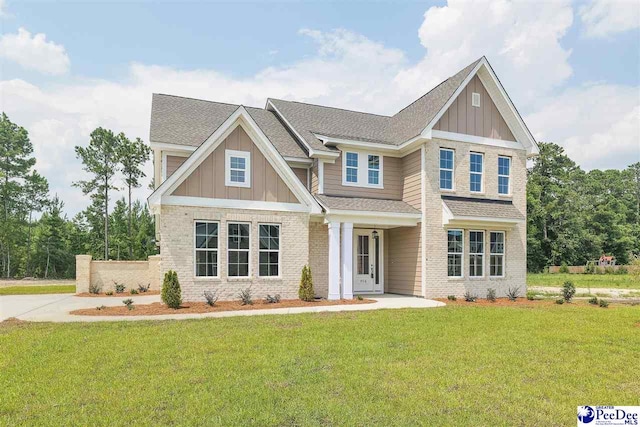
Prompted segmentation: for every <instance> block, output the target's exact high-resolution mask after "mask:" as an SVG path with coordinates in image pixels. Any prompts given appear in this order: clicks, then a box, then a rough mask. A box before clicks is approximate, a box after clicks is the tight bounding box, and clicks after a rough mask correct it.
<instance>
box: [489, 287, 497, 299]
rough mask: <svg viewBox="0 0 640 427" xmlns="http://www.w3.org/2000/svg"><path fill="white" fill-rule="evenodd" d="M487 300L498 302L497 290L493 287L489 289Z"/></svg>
mask: <svg viewBox="0 0 640 427" xmlns="http://www.w3.org/2000/svg"><path fill="white" fill-rule="evenodd" d="M487 301H491V302H496V290H495V289H493V288H489V289H487Z"/></svg>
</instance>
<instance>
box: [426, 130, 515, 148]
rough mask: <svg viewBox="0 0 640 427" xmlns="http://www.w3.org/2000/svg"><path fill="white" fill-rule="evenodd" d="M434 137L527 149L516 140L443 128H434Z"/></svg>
mask: <svg viewBox="0 0 640 427" xmlns="http://www.w3.org/2000/svg"><path fill="white" fill-rule="evenodd" d="M431 137H432V138H439V139H448V140H450V141H460V142H468V143H471V144H479V145H490V146H493V147H502V148H510V149H513V150H525V149H526V148H525V147H524V146H523V145H522V144H520V143H519V142H516V141H505V140H502V139H493V138H485V137H482V136H475V135H467V134H464V133H456V132H446V131H442V130H435V129H434V130H432V131H431Z"/></svg>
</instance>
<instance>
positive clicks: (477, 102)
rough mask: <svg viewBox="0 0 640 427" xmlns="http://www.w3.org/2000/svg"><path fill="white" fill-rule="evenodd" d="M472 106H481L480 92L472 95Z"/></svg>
mask: <svg viewBox="0 0 640 427" xmlns="http://www.w3.org/2000/svg"><path fill="white" fill-rule="evenodd" d="M471 106H472V107H479V106H480V94H479V93H478V92H472V93H471Z"/></svg>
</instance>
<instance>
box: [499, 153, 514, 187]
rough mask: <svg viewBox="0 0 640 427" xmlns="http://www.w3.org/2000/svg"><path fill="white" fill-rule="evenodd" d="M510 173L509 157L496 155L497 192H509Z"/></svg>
mask: <svg viewBox="0 0 640 427" xmlns="http://www.w3.org/2000/svg"><path fill="white" fill-rule="evenodd" d="M510 173H511V157H502V156H500V157H498V194H511V189H510V188H509V174H510Z"/></svg>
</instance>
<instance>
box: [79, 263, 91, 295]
mask: <svg viewBox="0 0 640 427" xmlns="http://www.w3.org/2000/svg"><path fill="white" fill-rule="evenodd" d="M90 283H91V255H76V293H78V294H79V293H82V292H89V284H90Z"/></svg>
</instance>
